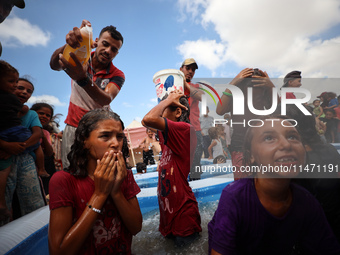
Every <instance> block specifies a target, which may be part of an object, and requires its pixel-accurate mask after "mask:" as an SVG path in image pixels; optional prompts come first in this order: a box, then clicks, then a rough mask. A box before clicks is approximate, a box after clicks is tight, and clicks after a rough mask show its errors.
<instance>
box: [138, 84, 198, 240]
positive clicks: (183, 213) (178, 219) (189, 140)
mask: <svg viewBox="0 0 340 255" xmlns="http://www.w3.org/2000/svg"><path fill="white" fill-rule="evenodd" d="M189 113H190V110H189V103H188V100H187V99H186V97H185V96H184V94H183V93H182V92H181V91H179V90H174V91H171V92H170V93H169V94H167V95H166V96H165V97H164V98H163V100H162V101H161V102H160V103H159V104H158V105H156V106H155V107H154V108H152V109H151V110H150V111H149V112H148V113H147V114H146V115H145V116H144V118H143V120H142V124H143V125H144V126H145V127H149V128H155V129H157V130H158V136H159V141H160V145H161V148H162V157H161V160H160V162H159V166H158V186H157V194H158V203H159V212H160V223H159V231H160V232H161V234H162V235H163V236H165V237H168V238H171V239H173V240H174V242H175V245H176V246H177V247H182V246H184V245H188V244H189V243H191V242H193V241H194V240H196V239H197V238H198V237H199V232H201V231H202V228H201V217H200V214H199V211H198V204H197V201H196V198H195V195H194V193H193V191H192V189H191V187H190V186H189V183H188V175H189V172H190V165H191V163H192V159H193V154H194V148H195V147H196V139H195V130H194V128H193V126H192V125H190V123H189Z"/></svg>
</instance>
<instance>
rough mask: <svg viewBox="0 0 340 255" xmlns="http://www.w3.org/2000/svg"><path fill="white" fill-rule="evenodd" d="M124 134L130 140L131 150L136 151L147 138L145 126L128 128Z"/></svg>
mask: <svg viewBox="0 0 340 255" xmlns="http://www.w3.org/2000/svg"><path fill="white" fill-rule="evenodd" d="M124 133H125V135H126V137H127V139H128V140H129V146H130V149H135V148H138V147H139V144H140V143H141V142H142V141H143V140H144V138H145V137H146V128H145V127H143V126H142V127H136V128H126V129H124Z"/></svg>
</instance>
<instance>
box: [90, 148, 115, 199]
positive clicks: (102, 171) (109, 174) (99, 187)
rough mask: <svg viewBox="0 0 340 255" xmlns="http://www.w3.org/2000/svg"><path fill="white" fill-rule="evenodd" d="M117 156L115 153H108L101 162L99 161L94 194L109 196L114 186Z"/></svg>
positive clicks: (95, 172)
mask: <svg viewBox="0 0 340 255" xmlns="http://www.w3.org/2000/svg"><path fill="white" fill-rule="evenodd" d="M114 168H115V155H114V153H113V151H110V152H106V153H105V154H104V156H103V158H102V159H101V160H99V159H98V160H97V167H96V169H95V170H94V187H95V188H94V192H95V193H97V195H104V196H106V197H107V196H108V195H109V194H110V192H111V190H112V187H113V184H114V182H113V181H114V178H115V176H114V172H115V171H114Z"/></svg>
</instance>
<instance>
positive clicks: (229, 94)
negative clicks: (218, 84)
mask: <svg viewBox="0 0 340 255" xmlns="http://www.w3.org/2000/svg"><path fill="white" fill-rule="evenodd" d="M223 95H226V96H229V97H232V96H233V94H231V93H228V92H225V91H223Z"/></svg>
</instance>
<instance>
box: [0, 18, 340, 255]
mask: <svg viewBox="0 0 340 255" xmlns="http://www.w3.org/2000/svg"><path fill="white" fill-rule="evenodd" d="M84 26H91V23H90V22H89V21H87V20H83V21H82V23H81V26H80V27H79V28H78V27H74V28H73V30H71V31H70V32H69V33H68V34H67V35H66V42H65V45H63V46H61V47H60V48H58V49H56V50H55V52H54V53H53V54H52V56H51V61H50V66H51V68H52V69H53V70H56V71H63V72H64V73H66V74H67V75H68V76H69V77H70V78H71V80H72V83H71V88H72V90H71V99H70V104H69V109H68V115H67V116H66V120H65V123H66V127H65V129H64V130H63V132H62V142H61V143H60V140H58V138H60V136H61V133H60V132H59V130H57V129H56V127H55V123H56V122H55V121H54V122H53V120H54V118H55V115H54V110H53V107H52V106H51V105H49V104H47V103H36V104H34V105H32V107H31V109H28V107H27V106H25V105H24V104H25V103H26V102H27V101H28V99H29V98H30V97H31V95H32V93H33V91H34V86H33V84H32V83H31V82H30V81H29V80H27V79H25V78H19V77H20V76H19V72H18V71H17V70H16V69H15V68H14V67H12V66H11V65H10V64H9V63H7V62H6V61H3V60H1V61H0V97H1V100H0V104H2V105H1V107H0V109H1V110H0V112H1V117H3V119H4V120H5V121H3V122H2V124H1V125H0V159H1V164H0V165H1V169H0V217H1V218H0V220H1V222H2V224H6V223H7V222H8V221H10V220H13V219H15V218H17V217H20V216H22V215H25V214H28V213H30V212H32V211H34V210H36V209H38V208H40V207H42V206H44V205H46V204H47V199H48V203H49V208H50V221H49V232H48V240H49V251H50V254H62V253H65V254H101V253H104V252H105V253H106V254H131V244H132V237H133V235H136V234H137V233H139V232H140V231H141V228H142V213H141V209H140V207H139V204H138V200H137V194H138V193H139V192H140V188H139V187H138V185H137V183H136V182H135V180H134V176H133V173H132V170H131V167H130V166H129V164H128V158H129V148H128V141H127V138H126V136H125V134H124V123H123V122H122V120H121V118H120V116H119V115H118V114H117V113H114V112H112V111H111V110H110V109H109V105H110V103H111V102H112V100H114V98H115V97H116V96H117V95H118V93H119V92H120V90H121V89H122V86H123V84H124V81H125V76H124V73H123V72H122V71H121V70H119V69H118V68H117V67H116V66H114V65H113V63H112V61H113V59H114V58H115V57H116V56H117V54H118V53H119V50H120V48H121V47H122V46H123V41H124V39H123V36H122V35H121V33H120V32H119V31H117V29H116V28H115V27H114V26H107V27H104V28H103V29H102V30H101V32H100V34H99V37H98V38H96V39H95V41H93V44H92V45H91V47H92V48H94V51H93V52H92V53H91V57H90V59H89V61H88V62H87V63H85V64H84V65H83V64H81V63H80V62H79V60H78V59H77V57H76V55H75V54H74V53H70V57H71V58H72V59H73V61H74V63H75V65H72V64H70V63H69V62H68V61H66V59H65V58H64V56H63V54H62V52H63V50H64V48H65V46H66V44H68V45H70V46H71V47H72V48H77V47H78V46H79V43H80V42H81V41H82V36H81V33H80V29H81V28H82V27H84ZM197 69H198V64H197V63H196V61H195V60H194V59H193V58H188V59H186V60H184V62H183V63H182V66H181V67H180V70H181V71H182V72H183V74H184V76H185V79H184V80H183V87H184V93H183V92H182V91H180V90H173V91H171V92H169V93H168V94H167V95H166V96H165V97H164V98H163V99H162V100H161V101H160V103H159V104H158V105H156V106H155V107H154V108H152V109H151V110H150V111H149V112H148V113H147V114H146V115H145V116H144V118H143V120H142V124H143V125H144V126H145V127H147V131H146V132H147V136H146V138H145V139H144V140H143V141H142V143H141V144H140V146H141V147H142V148H143V158H144V160H143V161H144V162H143V165H142V166H140V167H139V168H140V171H138V172H143V171H145V169H146V165H148V164H154V163H155V162H154V158H153V151H152V147H153V146H156V145H157V144H158V143H159V145H160V148H159V149H158V150H159V151H161V152H162V153H161V158H160V161H159V164H158V192H157V193H158V203H159V213H160V222H159V231H160V233H161V234H162V235H163V236H164V237H167V238H170V239H172V240H173V241H174V245H175V246H177V247H183V246H186V245H188V244H190V243H192V242H193V241H195V240H196V239H198V238H199V237H200V232H202V226H201V216H200V213H199V207H198V202H197V200H196V198H195V195H194V193H193V191H192V189H191V187H190V185H189V180H190V181H196V180H199V179H200V175H201V173H200V172H199V171H197V170H196V169H197V168H196V166H200V162H201V159H202V155H203V153H204V157H205V158H208V159H211V160H213V161H214V163H217V164H218V163H224V162H226V160H227V159H231V161H232V164H233V166H235V167H236V169H237V171H236V172H235V173H234V180H235V181H234V182H233V183H231V184H230V185H228V186H227V187H226V188H225V189H224V190H223V192H222V194H221V199H220V201H219V205H218V208H217V210H216V212H215V214H214V216H213V217H212V220H211V222H210V223H209V225H208V229H209V250H208V251H207V252H208V253H210V254H340V244H339V240H340V225H339V222H340V218H339V217H340V206H339V204H340V203H339V202H338V201H337V200H338V196H337V194H338V192H339V190H340V184H339V181H338V176H337V174H335V175H334V173H332V174H331V175H326V176H322V178H320V179H318V178H312V179H311V178H310V177H311V176H309V175H306V176H303V178H300V179H299V180H296V179H295V177H296V175H297V173H296V172H294V173H293V172H292V171H288V172H279V173H277V172H270V171H269V172H266V173H255V174H252V175H249V174H245V173H244V172H242V171H241V170H240V169H241V166H245V165H246V166H260V165H261V166H262V165H270V166H290V167H291V166H295V167H299V166H303V167H305V166H308V165H313V164H314V165H315V164H319V165H320V164H326V163H327V164H330V163H331V164H337V165H338V164H339V162H340V156H339V154H338V153H337V152H336V150H335V149H334V147H332V145H330V143H335V142H339V141H340V140H339V138H340V135H339V131H340V115H338V114H340V108H339V97H338V98H336V95H335V94H334V93H333V92H324V93H322V94H321V95H320V96H319V97H318V98H320V99H316V100H314V102H313V108H311V107H310V106H305V107H306V108H308V110H309V112H311V113H312V115H311V116H305V115H303V116H301V114H300V115H299V114H298V113H299V111H298V110H297V109H296V108H294V107H288V110H287V116H281V115H279V114H277V113H276V112H274V113H273V114H272V115H270V116H266V117H263V116H262V117H259V116H258V115H256V114H254V113H253V112H252V111H251V110H250V109H249V108H248V105H247V104H246V103H244V109H245V113H244V115H236V114H233V110H234V109H233V108H234V107H235V104H234V103H235V102H234V99H233V92H234V91H235V90H234V88H236V87H237V88H238V89H240V90H241V91H242V92H243V94H244V95H245V97H246V98H247V93H248V87H252V91H253V94H252V97H253V98H252V102H253V107H254V108H255V109H271V107H272V103H273V101H277V102H280V96H279V95H275V94H273V88H274V87H275V86H274V84H273V83H272V82H271V80H270V78H269V76H268V74H267V73H266V72H264V71H262V70H259V69H254V68H245V69H243V70H242V71H241V72H240V73H239V74H238V75H237V76H236V77H235V78H234V79H233V80H232V81H231V82H230V84H229V86H228V88H226V89H225V91H223V93H222V95H221V103H218V105H217V108H216V113H217V114H218V115H221V116H223V118H225V119H226V120H230V119H232V120H233V121H236V122H241V121H243V120H244V119H245V120H250V119H257V121H258V123H253V125H251V126H242V125H239V126H236V127H233V129H232V131H231V127H230V125H229V124H224V125H216V126H215V125H214V121H213V118H212V117H211V116H209V108H207V111H206V114H204V115H203V114H200V110H199V102H200V101H201V99H202V94H203V92H202V90H200V89H199V85H198V84H194V83H193V82H192V79H193V77H194V75H195V72H196V70H197ZM301 78H302V77H301V72H300V71H293V72H290V73H289V74H287V75H286V76H285V78H284V84H283V86H282V87H300V86H301V85H302V83H301ZM281 96H282V95H281ZM286 98H289V99H294V98H295V95H294V93H287V94H286ZM236 106H237V104H236ZM278 108H279V107H278ZM214 110H215V109H214ZM241 119H242V120H241ZM273 119H278V120H281V121H285V120H288V119H296V121H297V125H293V124H288V125H286V126H282V125H280V122H274V121H272V122H270V121H269V122H264V121H263V120H273ZM261 120H262V122H261ZM53 123H54V124H53ZM263 123H264V124H263ZM289 123H290V122H289ZM307 123H308V126H306V125H307ZM270 124H272V125H270ZM155 135H156V136H157V138H158V140H159V141H157V140H156V138H155ZM51 138H52V140H51ZM60 144H61V149H60V150H61V153H60V151H59V149H58V151H57V148H60ZM320 148H323V149H322V152H320ZM60 154H61V155H60ZM58 155H60V158H61V161H62V162H60V161H58V160H59V158H58ZM321 155H328V157H327V156H325V158H326V159H327V160H326V161H325V160H324V159H325V158H324V157H323V156H321ZM322 160H324V161H322ZM59 164H60V165H61V169H60V166H59ZM249 177H251V178H249ZM313 177H314V176H313ZM40 180H42V182H40ZM14 197H16V198H17V202H15V199H14ZM250 212H251V213H250ZM108 233H109V234H108Z"/></svg>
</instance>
